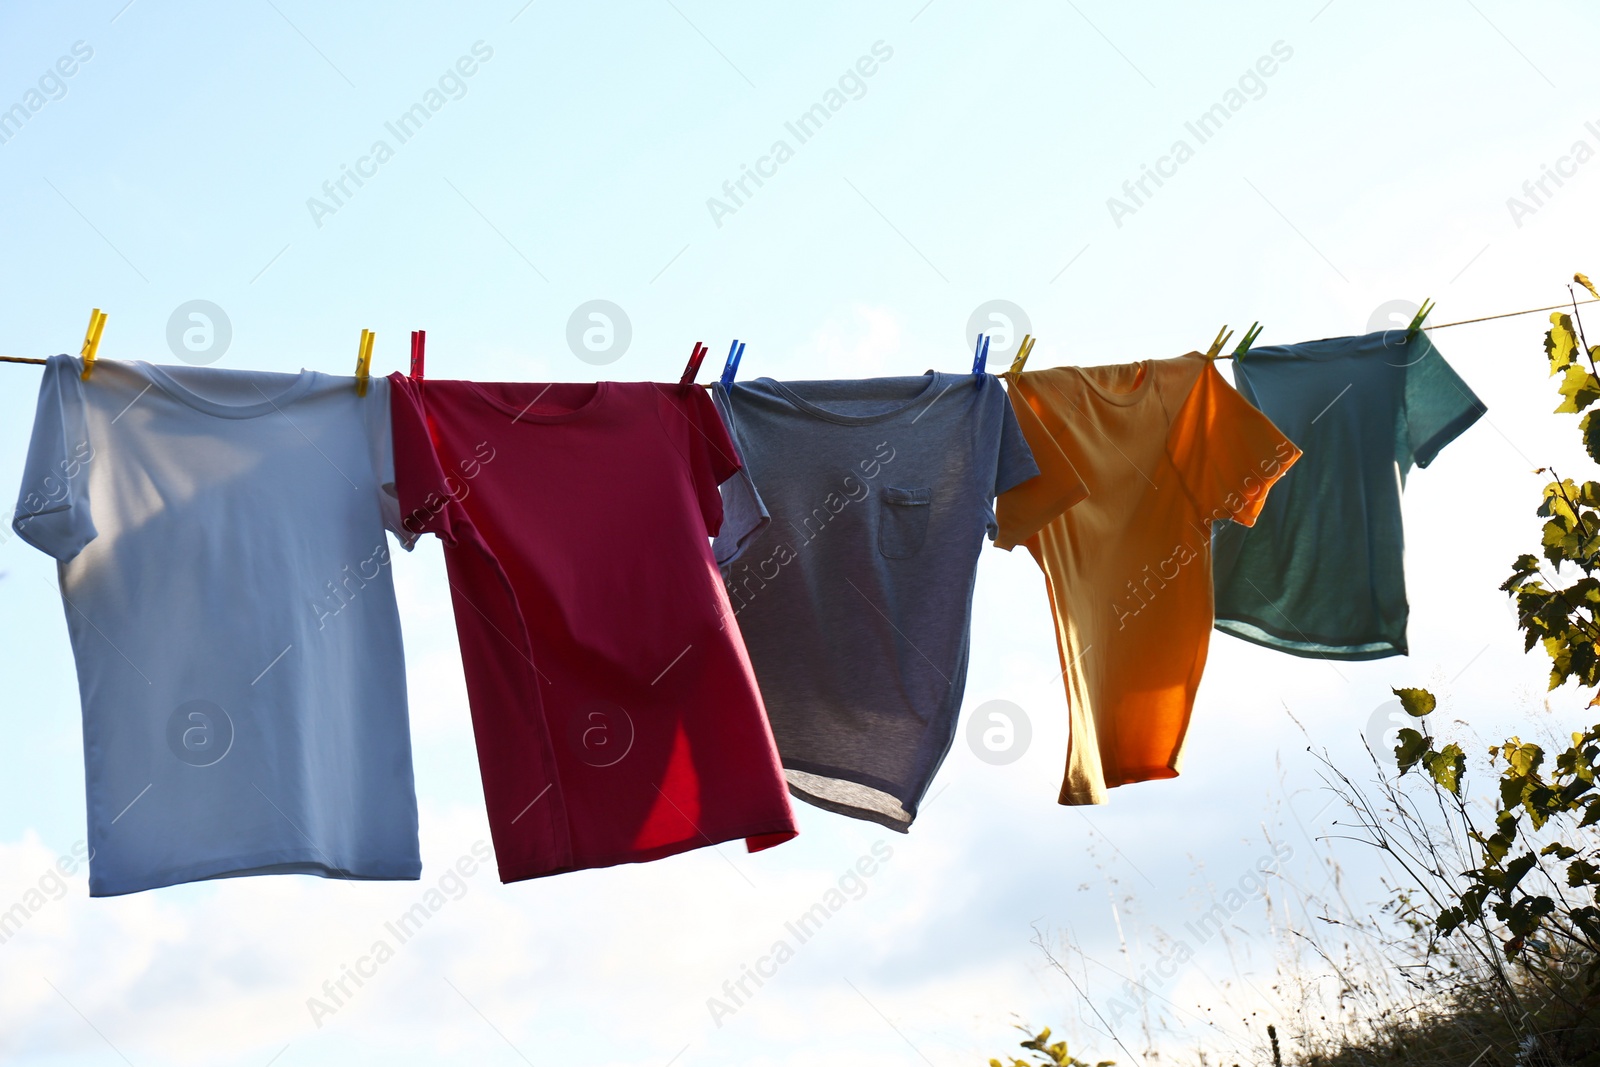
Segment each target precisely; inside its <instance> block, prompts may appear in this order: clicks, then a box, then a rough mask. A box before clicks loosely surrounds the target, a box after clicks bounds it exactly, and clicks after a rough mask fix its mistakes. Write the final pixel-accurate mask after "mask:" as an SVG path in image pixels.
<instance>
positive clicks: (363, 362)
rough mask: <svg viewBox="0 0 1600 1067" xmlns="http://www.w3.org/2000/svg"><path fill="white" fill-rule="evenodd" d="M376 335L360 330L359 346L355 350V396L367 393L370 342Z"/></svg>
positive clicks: (370, 363)
mask: <svg viewBox="0 0 1600 1067" xmlns="http://www.w3.org/2000/svg"><path fill="white" fill-rule="evenodd" d="M377 336H378V335H377V334H375V333H373V332H372V331H371V330H362V331H361V347H360V348H358V349H357V350H356V396H366V395H367V380H368V378H369V376H370V372H371V370H372V342H373V340H374V339H375V338H376V337H377Z"/></svg>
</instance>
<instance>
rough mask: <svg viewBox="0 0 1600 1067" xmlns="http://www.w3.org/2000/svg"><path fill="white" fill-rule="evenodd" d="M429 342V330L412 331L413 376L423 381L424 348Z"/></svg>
mask: <svg viewBox="0 0 1600 1067" xmlns="http://www.w3.org/2000/svg"><path fill="white" fill-rule="evenodd" d="M427 342H428V331H426V330H412V331H411V377H413V378H415V379H416V380H417V381H419V382H420V381H422V350H423V347H424V346H425V345H426V344H427Z"/></svg>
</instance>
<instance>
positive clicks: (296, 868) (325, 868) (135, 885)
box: [89, 849, 422, 897]
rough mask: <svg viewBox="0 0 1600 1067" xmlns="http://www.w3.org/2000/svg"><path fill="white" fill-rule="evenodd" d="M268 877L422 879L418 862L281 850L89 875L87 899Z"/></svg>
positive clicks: (315, 851)
mask: <svg viewBox="0 0 1600 1067" xmlns="http://www.w3.org/2000/svg"><path fill="white" fill-rule="evenodd" d="M268 874H279V875H282V874H309V875H312V876H314V877H317V878H334V879H339V880H341V881H382V882H415V881H417V880H418V879H420V878H421V877H422V860H421V859H420V858H418V859H414V860H399V861H396V860H356V861H353V862H351V863H349V864H347V865H337V864H333V863H330V862H329V857H328V856H327V854H326V853H323V852H319V851H317V850H316V849H285V850H280V851H277V852H255V853H250V854H247V855H243V856H230V857H228V858H227V859H221V860H210V861H208V862H206V863H195V864H191V865H189V866H187V867H175V868H171V869H168V870H165V871H158V872H155V873H153V874H149V875H146V876H144V877H141V878H129V879H102V878H96V877H95V876H94V874H93V872H92V871H91V873H90V875H89V895H90V896H91V897H119V896H125V895H126V894H128V893H142V892H144V891H146V890H149V889H163V888H165V887H167V886H173V885H183V884H184V883H186V882H203V881H207V880H211V879H221V878H240V877H246V876H254V875H268Z"/></svg>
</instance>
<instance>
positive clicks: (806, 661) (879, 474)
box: [713, 371, 1039, 832]
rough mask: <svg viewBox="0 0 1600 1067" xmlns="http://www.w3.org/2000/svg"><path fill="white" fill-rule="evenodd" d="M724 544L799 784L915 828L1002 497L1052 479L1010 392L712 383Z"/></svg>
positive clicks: (926, 380) (933, 382)
mask: <svg viewBox="0 0 1600 1067" xmlns="http://www.w3.org/2000/svg"><path fill="white" fill-rule="evenodd" d="M713 397H714V399H715V400H716V403H717V408H718V410H719V411H721V413H722V417H723V420H724V421H725V422H726V423H727V426H728V431H729V433H730V434H731V435H732V437H733V439H734V442H735V444H736V445H737V446H738V447H739V451H740V452H741V453H742V455H743V457H744V470H743V471H741V472H740V473H739V474H738V475H735V476H734V477H733V478H730V479H728V480H727V481H726V482H723V483H722V500H723V510H724V516H725V517H724V520H723V524H722V531H721V533H720V534H719V535H718V536H717V539H716V543H715V546H714V547H715V550H716V556H717V561H718V563H719V564H721V566H722V575H723V579H724V581H725V582H726V583H727V587H728V596H729V599H730V601H731V603H732V605H733V610H734V615H735V616H736V617H737V619H738V623H739V629H740V631H741V632H742V633H743V635H744V640H745V645H746V647H747V648H748V649H749V651H750V660H751V663H752V664H753V665H754V667H755V672H756V680H757V681H758V682H759V683H760V685H761V695H762V699H763V700H764V701H765V703H766V706H767V715H768V717H769V719H770V720H771V722H772V733H773V736H774V738H775V739H776V740H777V743H778V752H779V755H780V756H781V757H782V759H783V766H784V771H785V774H786V775H787V777H788V779H789V789H790V791H791V792H792V793H794V795H795V796H797V797H799V798H800V799H802V800H805V801H808V802H810V803H812V804H815V805H817V806H818V807H821V808H826V809H828V810H829V811H836V812H839V813H841V814H845V815H851V816H854V817H856V818H859V819H869V820H871V821H873V822H878V823H882V824H883V825H884V826H887V827H889V828H890V829H894V830H900V831H902V832H903V831H905V830H906V829H907V828H909V827H910V825H911V821H912V820H913V819H914V818H915V817H916V813H917V805H918V804H919V803H920V802H921V800H922V796H923V794H924V793H925V792H926V791H927V788H928V783H929V782H930V781H932V779H933V775H934V772H936V771H937V770H938V769H939V764H940V763H942V762H943V761H944V757H945V753H947V752H948V751H949V750H950V742H951V739H952V738H953V737H954V734H955V727H956V719H957V716H958V713H959V711H960V708H961V696H962V691H963V690H964V689H965V687H966V676H967V649H968V636H969V628H970V624H971V619H972V588H973V580H974V577H975V575H976V572H977V564H978V553H979V551H980V550H981V549H982V547H983V539H984V535H985V533H986V532H987V534H988V536H989V537H990V538H993V537H994V535H995V518H994V507H993V505H994V498H995V496H996V495H997V494H999V493H1003V492H1005V491H1006V490H1007V489H1010V488H1011V487H1012V486H1014V485H1017V484H1018V483H1019V482H1023V481H1026V480H1027V479H1029V478H1032V477H1034V476H1035V475H1037V474H1038V473H1039V468H1038V466H1037V465H1035V463H1034V461H1033V453H1032V452H1031V451H1030V450H1029V448H1028V445H1027V442H1026V441H1024V440H1023V437H1022V433H1021V431H1020V430H1019V429H1018V427H1017V421H1016V416H1015V415H1014V414H1013V413H1012V410H1011V403H1010V401H1009V400H1008V399H1007V397H1006V394H1005V390H1004V388H1003V387H1002V385H1001V383H1000V380H999V379H998V378H995V377H993V376H990V375H981V376H977V375H972V374H940V373H936V372H934V371H929V372H928V373H927V374H925V375H922V376H920V377H903V378H868V379H857V380H852V381H817V382H789V383H780V382H775V381H772V380H771V379H769V378H761V379H758V380H756V381H753V382H740V383H737V384H735V385H733V386H732V387H731V388H727V389H725V388H723V387H722V386H721V385H720V384H719V385H716V386H714V387H713Z"/></svg>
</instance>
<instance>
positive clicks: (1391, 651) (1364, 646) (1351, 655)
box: [1216, 616, 1410, 662]
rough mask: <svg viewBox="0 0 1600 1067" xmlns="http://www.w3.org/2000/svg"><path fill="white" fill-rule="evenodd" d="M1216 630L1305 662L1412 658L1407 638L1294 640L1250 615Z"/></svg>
mask: <svg viewBox="0 0 1600 1067" xmlns="http://www.w3.org/2000/svg"><path fill="white" fill-rule="evenodd" d="M1216 628H1217V629H1218V630H1220V631H1222V632H1223V633H1225V634H1229V635H1231V636H1233V637H1237V638H1239V639H1240V640H1242V641H1249V642H1250V643H1251V644H1253V645H1260V646H1261V647H1263V648H1270V649H1272V650H1273V651H1275V652H1287V653H1288V654H1289V655H1291V656H1299V657H1301V658H1302V659H1335V660H1348V661H1351V662H1359V661H1361V660H1372V659H1389V658H1390V657H1393V656H1406V655H1410V650H1409V649H1408V648H1407V646H1406V640H1405V638H1404V637H1399V638H1392V637H1380V638H1376V639H1374V640H1370V641H1334V640H1319V636H1320V635H1311V634H1305V633H1296V634H1295V636H1292V637H1291V636H1290V635H1289V634H1287V633H1285V632H1283V631H1282V630H1280V629H1278V628H1277V627H1274V626H1269V625H1267V624H1266V623H1265V622H1262V621H1261V620H1259V619H1252V618H1249V617H1246V616H1230V617H1229V618H1218V619H1217V620H1216Z"/></svg>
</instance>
